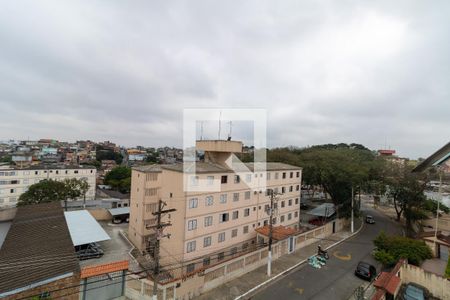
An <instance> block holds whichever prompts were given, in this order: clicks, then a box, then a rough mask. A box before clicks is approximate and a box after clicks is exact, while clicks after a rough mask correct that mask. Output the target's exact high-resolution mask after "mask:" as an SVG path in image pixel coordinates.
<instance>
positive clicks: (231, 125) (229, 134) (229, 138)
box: [227, 121, 233, 141]
mask: <svg viewBox="0 0 450 300" xmlns="http://www.w3.org/2000/svg"><path fill="white" fill-rule="evenodd" d="M232 128H233V121H230V132H229V133H228V139H227V141H231V129H232Z"/></svg>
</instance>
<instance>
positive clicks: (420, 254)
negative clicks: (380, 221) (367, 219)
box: [373, 232, 432, 266]
mask: <svg viewBox="0 0 450 300" xmlns="http://www.w3.org/2000/svg"><path fill="white" fill-rule="evenodd" d="M373 243H374V244H375V246H376V247H377V251H375V253H374V257H375V259H377V260H378V261H380V262H381V263H383V264H385V265H386V266H391V265H393V264H395V262H397V261H398V260H399V259H400V258H406V259H408V262H410V263H411V264H413V265H416V266H418V265H420V264H421V263H422V261H424V260H425V259H429V258H431V257H432V253H431V249H430V247H428V246H427V245H426V244H425V242H424V241H421V240H415V239H411V238H407V237H402V236H388V235H386V234H385V233H384V232H381V233H380V234H379V235H378V236H377V237H376V238H375V240H374V241H373Z"/></svg>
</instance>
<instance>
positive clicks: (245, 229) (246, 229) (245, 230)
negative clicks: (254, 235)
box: [243, 225, 248, 233]
mask: <svg viewBox="0 0 450 300" xmlns="http://www.w3.org/2000/svg"><path fill="white" fill-rule="evenodd" d="M243 232H244V233H248V225H247V226H244V231H243Z"/></svg>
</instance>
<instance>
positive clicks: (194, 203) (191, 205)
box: [189, 198, 198, 208]
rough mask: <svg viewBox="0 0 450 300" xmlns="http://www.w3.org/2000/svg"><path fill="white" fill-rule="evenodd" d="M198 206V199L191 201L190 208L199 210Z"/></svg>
mask: <svg viewBox="0 0 450 300" xmlns="http://www.w3.org/2000/svg"><path fill="white" fill-rule="evenodd" d="M197 206H198V199H197V198H191V199H189V208H197Z"/></svg>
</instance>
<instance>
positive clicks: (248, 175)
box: [245, 174, 252, 182]
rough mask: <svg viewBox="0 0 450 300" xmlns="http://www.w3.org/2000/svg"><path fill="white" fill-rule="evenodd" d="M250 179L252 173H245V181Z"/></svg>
mask: <svg viewBox="0 0 450 300" xmlns="http://www.w3.org/2000/svg"><path fill="white" fill-rule="evenodd" d="M250 181H252V174H246V175H245V182H250Z"/></svg>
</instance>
